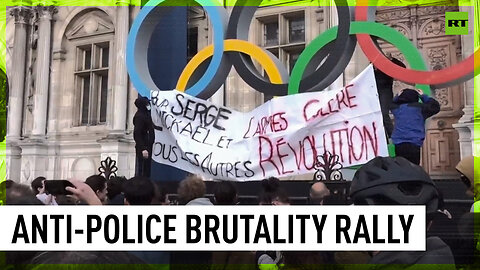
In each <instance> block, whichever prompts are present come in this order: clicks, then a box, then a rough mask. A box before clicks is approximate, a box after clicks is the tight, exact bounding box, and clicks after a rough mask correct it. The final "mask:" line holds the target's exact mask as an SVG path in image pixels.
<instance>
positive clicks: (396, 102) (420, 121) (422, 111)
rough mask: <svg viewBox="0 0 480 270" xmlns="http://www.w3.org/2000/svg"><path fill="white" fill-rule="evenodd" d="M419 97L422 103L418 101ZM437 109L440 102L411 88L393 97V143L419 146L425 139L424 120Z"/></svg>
mask: <svg viewBox="0 0 480 270" xmlns="http://www.w3.org/2000/svg"><path fill="white" fill-rule="evenodd" d="M419 97H420V99H421V100H422V102H423V103H419V102H418V98H419ZM439 111H440V104H439V103H438V101H436V100H435V99H433V98H431V97H429V96H427V95H421V96H419V95H418V92H417V91H415V90H413V89H407V90H404V91H403V93H402V94H401V95H400V96H396V97H395V98H394V99H393V105H392V113H393V115H394V117H395V128H394V130H393V133H392V141H393V143H394V144H401V143H411V144H414V145H417V146H420V147H421V146H422V145H423V141H424V140H425V120H426V119H427V118H429V117H431V116H433V115H435V114H437V113H438V112H439Z"/></svg>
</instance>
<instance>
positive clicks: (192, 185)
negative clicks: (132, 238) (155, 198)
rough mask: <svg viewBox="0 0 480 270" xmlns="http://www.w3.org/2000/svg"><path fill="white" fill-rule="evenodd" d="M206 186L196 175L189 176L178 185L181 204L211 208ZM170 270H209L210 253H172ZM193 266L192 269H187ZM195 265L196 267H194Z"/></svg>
mask: <svg viewBox="0 0 480 270" xmlns="http://www.w3.org/2000/svg"><path fill="white" fill-rule="evenodd" d="M205 191H206V186H205V183H204V182H203V180H202V179H201V178H200V177H198V176H195V175H191V176H188V177H187V178H186V179H185V180H182V181H181V182H180V184H179V185H178V189H177V194H178V200H179V203H180V204H186V205H198V206H210V205H213V204H212V202H211V201H210V200H209V199H208V198H205V197H204V196H205ZM170 254H171V256H170V262H171V264H170V270H176V269H182V270H183V269H199V270H201V269H209V270H210V268H211V263H212V252H210V251H203V252H201V251H185V252H171V253H170ZM185 265H192V267H185ZM193 265H195V266H193Z"/></svg>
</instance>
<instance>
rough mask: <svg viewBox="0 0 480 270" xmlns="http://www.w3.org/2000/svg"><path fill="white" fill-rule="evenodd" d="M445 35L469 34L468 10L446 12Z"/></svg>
mask: <svg viewBox="0 0 480 270" xmlns="http://www.w3.org/2000/svg"><path fill="white" fill-rule="evenodd" d="M445 35H468V12H445Z"/></svg>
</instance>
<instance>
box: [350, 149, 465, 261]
mask: <svg viewBox="0 0 480 270" xmlns="http://www.w3.org/2000/svg"><path fill="white" fill-rule="evenodd" d="M350 197H351V198H352V200H353V203H354V205H424V206H425V213H426V220H425V221H426V222H425V229H426V231H428V230H429V229H430V227H431V225H432V223H433V222H434V220H435V219H437V218H438V217H439V216H441V215H443V214H444V213H443V212H441V211H438V210H441V208H442V201H441V198H440V196H439V192H438V189H437V187H436V185H435V183H434V182H433V181H432V179H431V178H430V176H429V175H428V174H427V173H426V172H425V171H424V170H423V169H422V167H420V166H418V165H415V164H413V163H411V162H409V161H408V160H406V159H405V158H403V157H395V158H391V157H376V158H374V159H372V160H371V161H369V162H368V163H366V164H365V165H363V166H362V167H361V168H360V169H359V170H358V171H357V172H356V173H355V176H354V177H353V180H352V184H351V186H350ZM371 255H372V258H371V259H370V261H369V264H376V269H397V268H398V269H423V268H422V266H417V265H422V264H435V265H436V266H435V267H436V268H437V269H452V270H454V269H455V261H454V257H453V254H452V251H451V249H450V247H449V246H448V245H447V244H446V243H445V242H443V241H442V239H440V238H439V237H436V236H427V238H426V250H425V251H376V252H371ZM392 264H394V265H396V266H392ZM399 265H401V266H399Z"/></svg>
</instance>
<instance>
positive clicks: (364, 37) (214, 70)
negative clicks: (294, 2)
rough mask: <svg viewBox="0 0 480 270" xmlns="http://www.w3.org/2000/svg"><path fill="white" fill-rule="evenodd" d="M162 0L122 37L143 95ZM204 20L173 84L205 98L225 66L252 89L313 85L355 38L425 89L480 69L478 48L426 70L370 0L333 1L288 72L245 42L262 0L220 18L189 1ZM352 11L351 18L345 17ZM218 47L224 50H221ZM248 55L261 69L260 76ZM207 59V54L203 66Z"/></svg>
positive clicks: (215, 9)
mask: <svg viewBox="0 0 480 270" xmlns="http://www.w3.org/2000/svg"><path fill="white" fill-rule="evenodd" d="M165 1H166V0H150V1H149V2H148V3H147V4H146V6H145V7H143V8H142V9H141V11H140V13H139V14H138V16H137V17H136V19H135V21H134V22H133V25H132V28H131V30H130V34H129V37H128V43H127V66H128V71H129V74H130V78H131V80H132V83H133V84H134V86H135V87H136V89H137V90H138V92H139V94H140V95H142V96H145V97H149V96H150V91H151V90H158V88H157V86H156V85H155V83H154V82H153V80H152V78H151V76H150V72H149V69H148V63H147V57H148V55H147V51H148V50H147V48H148V44H149V42H150V39H151V37H152V35H153V32H154V29H155V26H156V25H157V24H158V22H159V20H160V16H162V14H165V12H168V10H169V8H172V7H167V6H162V7H157V5H161V4H162V3H163V2H165ZM196 2H197V3H198V4H199V5H201V6H202V7H203V8H204V9H205V11H206V13H207V15H208V16H209V18H210V20H211V24H212V26H213V44H212V45H210V46H208V47H206V48H204V49H203V50H201V51H200V52H198V53H197V54H196V55H195V56H194V57H193V58H192V59H191V60H190V61H189V62H188V64H187V66H186V67H185V68H184V70H183V72H182V74H181V75H180V78H179V79H178V82H177V86H176V89H177V90H180V91H185V92H186V93H188V94H190V95H193V96H197V97H199V98H203V99H207V98H209V97H211V96H212V95H213V94H214V93H215V92H216V91H217V90H218V89H219V88H220V86H221V85H222V84H223V83H224V82H225V79H226V78H227V76H228V74H229V72H230V70H231V68H232V67H235V70H236V71H237V73H238V74H239V76H240V77H241V78H242V79H243V80H244V81H245V82H246V83H247V84H248V85H249V86H251V87H252V88H254V89H256V90H257V91H260V92H262V93H264V94H268V95H272V96H283V95H287V94H288V95H291V94H297V93H302V92H310V91H320V90H323V89H324V88H326V87H327V86H329V85H330V84H332V83H333V82H334V81H335V80H336V79H337V78H338V77H339V76H340V75H341V74H342V73H343V72H344V70H345V68H346V67H347V65H348V63H349V62H350V59H351V58H352V55H353V52H354V50H355V46H356V44H357V42H358V44H359V45H360V48H361V49H362V51H363V52H364V54H365V55H366V56H367V58H368V59H369V60H370V62H372V64H373V65H374V66H375V67H377V68H378V69H379V70H381V71H382V72H384V73H385V74H388V75H389V76H391V77H393V78H395V79H397V80H400V81H403V82H405V83H409V84H417V87H418V88H420V89H423V90H424V92H426V93H430V89H431V88H434V89H435V88H441V87H448V86H450V85H455V84H458V83H461V82H464V81H466V80H469V79H471V78H473V76H474V75H477V74H478V72H479V70H480V49H477V50H476V51H475V52H474V54H473V55H471V56H470V57H468V58H467V59H465V60H463V61H462V62H460V63H457V64H456V65H453V66H450V67H447V68H445V69H443V70H436V71H429V70H428V68H427V65H426V63H425V61H424V59H423V57H422V55H421V53H420V52H419V51H418V49H417V48H416V47H415V46H414V44H413V43H412V42H411V41H410V40H409V39H408V38H407V37H405V36H404V35H403V34H402V33H400V32H398V31H397V30H395V29H394V28H391V27H389V26H386V25H383V24H381V23H377V22H375V21H374V18H375V11H376V7H375V6H373V5H372V4H376V0H370V2H369V0H357V6H356V7H355V16H353V14H350V8H349V7H348V4H347V0H335V4H336V6H337V13H338V18H339V23H338V26H335V27H333V28H330V29H328V30H327V31H325V32H324V33H322V34H320V35H319V36H318V37H317V38H315V39H314V40H313V41H312V42H311V43H310V44H308V45H307V46H306V48H305V49H304V50H303V52H302V53H301V54H300V56H299V58H298V60H297V62H296V63H295V66H294V67H293V70H292V72H291V75H290V77H289V75H288V71H287V70H286V68H285V66H284V65H283V63H281V61H280V60H279V59H278V58H277V57H276V56H274V55H273V54H272V53H270V52H269V51H267V50H265V49H263V48H260V47H258V46H257V45H255V44H252V43H250V42H248V31H249V26H250V22H251V20H252V19H253V16H254V14H255V11H256V10H257V8H258V6H259V5H260V4H261V2H262V0H238V1H237V2H236V4H235V6H234V7H233V10H232V13H231V15H230V18H229V20H228V23H227V12H226V10H225V9H224V8H223V6H221V4H220V3H217V2H215V0H196ZM353 17H355V20H352V18H353ZM371 35H373V36H376V37H378V38H381V39H383V40H385V41H387V42H389V43H391V44H392V45H394V46H395V47H396V48H398V49H399V50H400V52H402V53H403V54H404V56H405V59H406V61H407V62H408V64H409V65H410V67H411V69H408V68H403V67H400V66H398V65H396V64H394V63H393V62H391V61H390V60H389V59H388V58H387V57H385V55H384V54H383V53H382V52H381V50H380V49H379V48H378V45H377V44H376V43H375V42H374V41H373V40H372V38H371ZM224 52H228V54H225V53H224ZM252 59H254V60H255V61H257V62H258V63H259V64H260V66H261V67H262V68H263V69H264V70H265V73H266V74H267V76H268V78H265V77H264V76H263V75H262V74H261V73H260V72H259V71H258V70H257V68H256V67H255V66H254V64H253V62H252ZM207 60H210V62H209V63H208V66H207V68H206V69H204V68H203V67H205V65H206V63H207Z"/></svg>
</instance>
